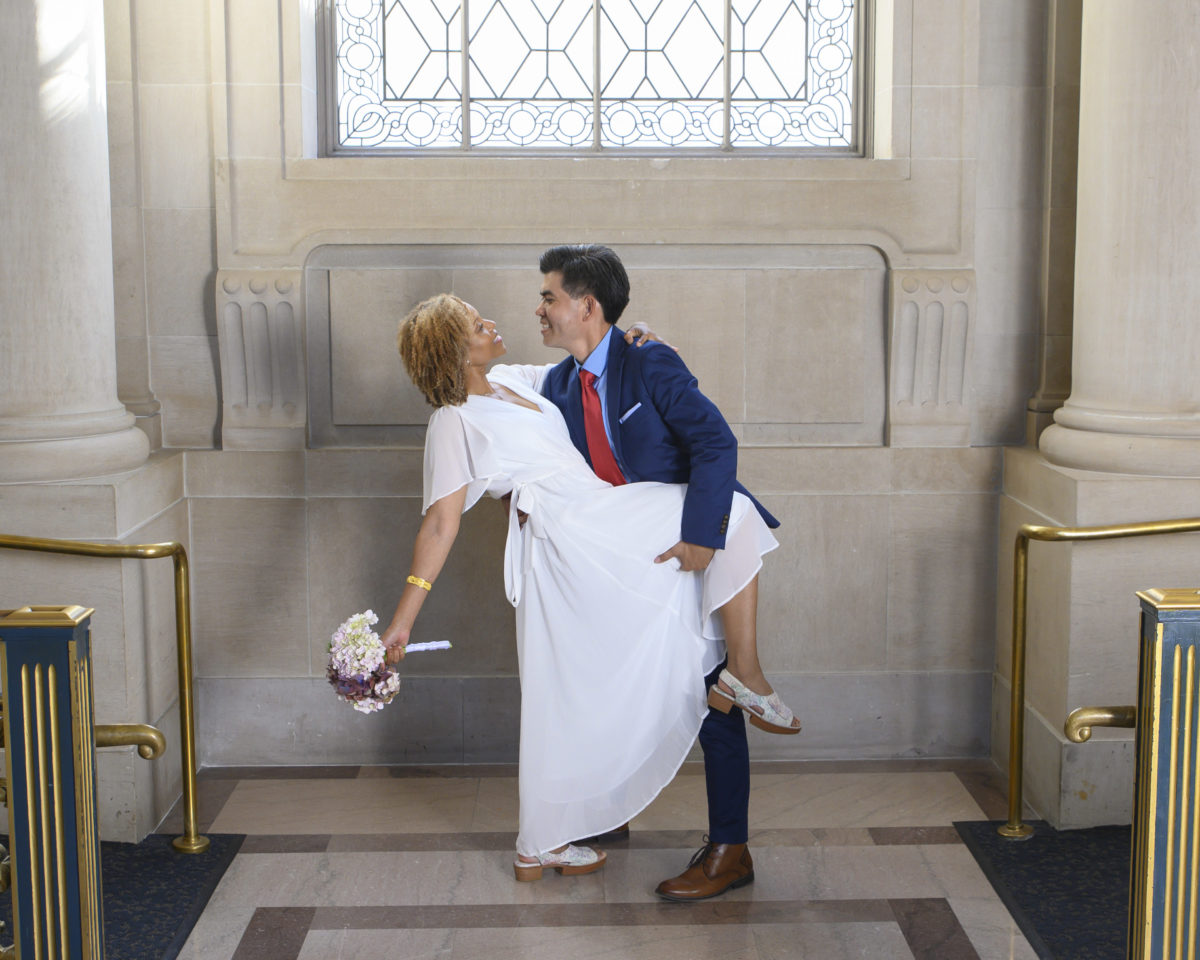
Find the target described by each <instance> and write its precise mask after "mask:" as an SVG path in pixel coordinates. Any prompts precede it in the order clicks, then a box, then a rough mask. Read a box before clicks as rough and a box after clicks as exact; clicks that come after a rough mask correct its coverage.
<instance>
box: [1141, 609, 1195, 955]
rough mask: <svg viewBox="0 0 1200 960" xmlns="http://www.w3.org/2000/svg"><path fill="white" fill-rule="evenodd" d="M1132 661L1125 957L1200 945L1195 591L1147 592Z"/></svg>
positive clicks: (1191, 950)
mask: <svg viewBox="0 0 1200 960" xmlns="http://www.w3.org/2000/svg"><path fill="white" fill-rule="evenodd" d="M1138 597H1139V598H1140V599H1141V602H1142V629H1141V651H1140V657H1139V661H1138V705H1137V730H1138V733H1137V740H1136V743H1137V756H1136V762H1135V769H1136V773H1135V779H1134V801H1133V840H1132V843H1133V849H1132V858H1131V864H1130V894H1129V954H1128V955H1129V956H1130V957H1131V958H1138V960H1150V958H1157V957H1194V956H1196V953H1197V947H1198V945H1200V942H1198V941H1200V938H1198V935H1197V934H1198V931H1197V927H1198V922H1197V921H1198V919H1200V903H1198V894H1200V754H1198V752H1197V746H1198V745H1200V664H1198V663H1197V661H1198V659H1200V657H1198V656H1197V650H1198V648H1200V590H1146V591H1142V592H1140V593H1138Z"/></svg>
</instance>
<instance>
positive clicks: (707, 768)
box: [700, 663, 750, 843]
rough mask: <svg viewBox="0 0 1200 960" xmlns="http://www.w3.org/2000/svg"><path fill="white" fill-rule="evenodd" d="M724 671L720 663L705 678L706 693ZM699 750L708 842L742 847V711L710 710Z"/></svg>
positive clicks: (746, 798)
mask: <svg viewBox="0 0 1200 960" xmlns="http://www.w3.org/2000/svg"><path fill="white" fill-rule="evenodd" d="M724 667H725V664H724V663H722V664H721V666H719V667H717V669H715V670H714V671H713V672H712V673H710V674H709V675H708V676H707V677H705V678H704V686H705V689H707V688H708V687H711V686H712V685H713V684H715V683H716V682H717V676H718V674H720V672H721V670H722V669H724ZM700 748H701V749H702V750H703V751H704V780H705V785H706V786H707V788H708V839H709V840H711V841H712V842H713V843H745V842H746V838H747V836H748V835H749V831H750V746H749V744H747V742H746V720H745V717H744V716H743V714H742V711H741V710H739V709H738V708H737V707H734V708H733V709H732V710H730V711H729V712H728V713H721V711H720V710H712V709H710V710H709V711H708V716H707V717H705V718H704V722H703V723H702V724H701V725H700Z"/></svg>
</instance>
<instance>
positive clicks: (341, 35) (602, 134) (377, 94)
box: [329, 0, 858, 150]
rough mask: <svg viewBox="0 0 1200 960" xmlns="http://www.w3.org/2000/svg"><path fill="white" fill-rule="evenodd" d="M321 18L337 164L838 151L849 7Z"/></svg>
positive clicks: (427, 8)
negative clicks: (370, 156)
mask: <svg viewBox="0 0 1200 960" xmlns="http://www.w3.org/2000/svg"><path fill="white" fill-rule="evenodd" d="M329 2H331V3H332V6H333V26H332V43H333V47H334V65H335V66H334V72H335V78H334V79H335V83H336V90H337V124H336V126H337V131H336V141H337V147H339V148H355V149H356V148H364V147H383V148H393V149H405V150H409V149H416V148H431V147H432V148H442V149H445V148H463V147H467V148H478V149H480V150H488V149H496V148H502V149H513V148H518V147H534V148H555V149H560V150H561V149H564V148H567V149H575V150H579V149H600V150H611V149H618V150H619V149H622V148H634V149H636V148H658V149H661V148H663V147H668V148H681V149H688V148H708V149H738V148H745V147H757V148H762V147H791V148H801V147H824V148H838V147H842V148H849V147H851V146H852V145H853V143H854V129H853V128H854V96H855V80H856V63H855V61H856V56H857V51H856V38H857V36H858V25H857V23H856V9H855V6H856V4H855V0H329ZM464 17H465V25H464ZM464 120H465V123H464Z"/></svg>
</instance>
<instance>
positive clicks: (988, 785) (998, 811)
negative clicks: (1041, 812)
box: [958, 763, 1037, 820]
mask: <svg viewBox="0 0 1200 960" xmlns="http://www.w3.org/2000/svg"><path fill="white" fill-rule="evenodd" d="M958 779H959V781H960V782H961V783H962V785H963V786H964V787H966V789H967V792H968V793H969V794H971V799H972V800H974V801H975V802H976V803H977V804H979V809H980V810H982V811H983V815H984V816H985V817H986V818H987V819H988V820H1007V819H1008V775H1007V773H1005V772H1004V771H1002V770H1001V769H1000V768H999V767H998V766H996V765H995V764H994V763H993V764H990V765H989V766H988V767H987V768H985V769H982V770H966V771H960V772H959V773H958ZM1023 816H1024V817H1025V818H1026V819H1034V818H1035V817H1036V816H1037V814H1036V813H1034V811H1033V809H1032V808H1031V807H1029V806H1028V805H1026V806H1025V812H1024V814H1023Z"/></svg>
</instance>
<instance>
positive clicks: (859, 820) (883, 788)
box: [634, 773, 984, 832]
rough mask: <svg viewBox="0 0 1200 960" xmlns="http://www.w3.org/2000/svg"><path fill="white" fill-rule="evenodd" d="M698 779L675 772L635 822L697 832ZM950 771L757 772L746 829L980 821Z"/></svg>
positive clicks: (702, 804)
mask: <svg viewBox="0 0 1200 960" xmlns="http://www.w3.org/2000/svg"><path fill="white" fill-rule="evenodd" d="M707 811H708V801H707V798H706V795H705V792H704V779H703V778H702V777H676V778H675V779H674V781H672V782H671V783H670V784H668V785H667V787H666V789H664V790H663V792H662V793H660V794H659V795H658V798H657V799H656V800H655V801H654V802H653V803H652V804H650V806H649V807H647V808H646V810H644V811H643V812H642V813H641V814H640V815H639V816H638V817H637V818H636V819H635V820H634V825H635V826H637V827H640V828H642V829H643V830H686V829H696V830H703V829H704V828H705V827H707V825H708V812H707ZM982 819H984V816H983V811H982V810H980V809H979V805H978V804H976V803H975V801H974V800H973V799H972V798H971V795H970V794H969V793H968V792H967V790H966V788H965V787H964V786H963V785H962V782H961V781H960V780H959V779H958V777H956V776H955V775H954V774H953V773H817V774H794V775H783V774H762V775H758V776H754V777H752V778H751V795H750V830H751V832H753V831H755V830H767V829H770V828H772V827H784V828H809V829H814V828H818V827H822V828H852V827H892V826H906V827H921V826H939V825H948V824H950V823H952V822H953V821H955V820H982Z"/></svg>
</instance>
